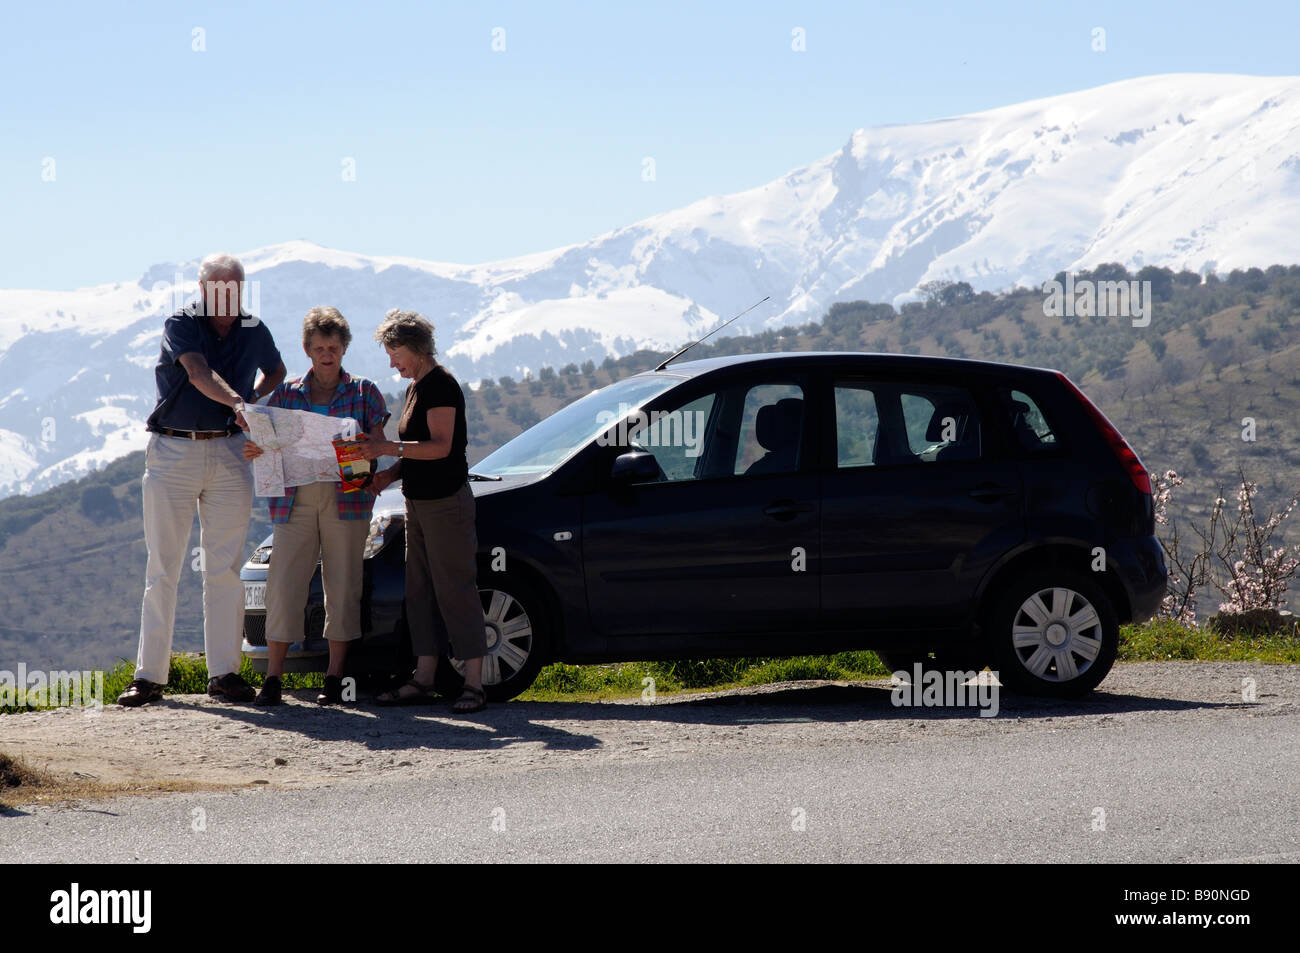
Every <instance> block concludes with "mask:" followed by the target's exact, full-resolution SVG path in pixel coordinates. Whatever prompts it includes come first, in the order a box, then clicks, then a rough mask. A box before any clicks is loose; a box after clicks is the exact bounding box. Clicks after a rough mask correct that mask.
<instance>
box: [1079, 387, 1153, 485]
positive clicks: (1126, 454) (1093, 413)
mask: <svg viewBox="0 0 1300 953" xmlns="http://www.w3.org/2000/svg"><path fill="white" fill-rule="evenodd" d="M1056 376H1057V377H1059V378H1060V379H1061V383H1062V384H1064V385H1065V386H1066V388H1067V389H1068V390H1069V391H1070V393H1072V394H1074V396H1075V397H1077V398H1079V403H1081V404H1083V409H1084V410H1085V411H1086V412H1087V414H1088V417H1089V419H1090V420H1092V422H1093V424H1094V425H1095V426H1096V427H1097V429H1098V430H1099V431H1101V435H1102V436H1103V437H1105V438H1106V443H1107V444H1109V446H1110V449H1111V450H1112V451H1114V453H1115V456H1116V457H1118V458H1119V462H1120V463H1121V464H1122V465H1123V467H1124V469H1125V470H1127V471H1128V476H1129V479H1130V480H1132V481H1133V485H1134V486H1135V487H1137V488H1138V491H1139V492H1140V493H1145V494H1146V495H1147V496H1150V495H1151V477H1150V476H1149V475H1148V474H1147V468H1146V467H1144V466H1143V465H1142V461H1141V460H1139V459H1138V455H1137V454H1136V453H1134V452H1133V448H1132V447H1130V446H1129V445H1128V441H1126V440H1125V439H1124V437H1123V436H1122V435H1121V434H1120V432H1119V431H1118V430H1116V429H1115V425H1114V424H1112V423H1111V422H1110V421H1109V420H1107V419H1106V415H1105V414H1103V413H1102V412H1101V411H1100V410H1098V409H1097V405H1096V404H1094V403H1093V402H1092V401H1090V400H1089V399H1088V398H1087V397H1086V396H1085V395H1084V393H1083V391H1081V390H1079V388H1077V387H1075V386H1074V382H1073V381H1072V380H1070V379H1069V378H1068V377H1066V376H1065V375H1064V374H1062V373H1061V372H1060V371H1057V372H1056Z"/></svg>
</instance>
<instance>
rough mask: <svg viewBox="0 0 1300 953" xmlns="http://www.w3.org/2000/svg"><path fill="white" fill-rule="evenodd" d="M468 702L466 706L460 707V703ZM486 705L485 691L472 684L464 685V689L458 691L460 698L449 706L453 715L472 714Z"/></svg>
mask: <svg viewBox="0 0 1300 953" xmlns="http://www.w3.org/2000/svg"><path fill="white" fill-rule="evenodd" d="M464 702H469V707H468V708H461V707H460V706H461V704H462V703H464ZM486 707H487V692H485V691H483V689H481V688H475V687H474V686H473V685H466V686H465V690H464V691H463V692H461V693H460V698H457V699H456V703H455V704H454V705H452V706H451V713H452V714H453V715H472V714H474V713H475V712H477V711H482V710H483V709H484V708H486Z"/></svg>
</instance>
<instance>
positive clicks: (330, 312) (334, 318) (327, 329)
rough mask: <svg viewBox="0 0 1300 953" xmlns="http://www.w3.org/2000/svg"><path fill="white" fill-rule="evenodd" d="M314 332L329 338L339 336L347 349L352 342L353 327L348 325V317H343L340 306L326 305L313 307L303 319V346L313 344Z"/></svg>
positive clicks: (340, 341) (344, 348)
mask: <svg viewBox="0 0 1300 953" xmlns="http://www.w3.org/2000/svg"><path fill="white" fill-rule="evenodd" d="M313 334H320V335H323V336H324V337H327V338H338V339H339V343H340V344H342V345H343V350H345V351H346V350H347V349H348V345H349V344H351V343H352V329H351V328H349V327H348V320H347V318H345V317H343V315H342V314H341V313H340V312H339V309H338V308H330V307H327V306H325V305H318V306H317V307H315V308H312V309H311V310H310V311H308V312H307V316H306V317H305V318H303V319H302V346H303V347H304V348H307V347H310V346H311V336H312V335H313Z"/></svg>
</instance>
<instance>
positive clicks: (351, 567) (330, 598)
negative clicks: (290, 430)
mask: <svg viewBox="0 0 1300 953" xmlns="http://www.w3.org/2000/svg"><path fill="white" fill-rule="evenodd" d="M337 487H338V484H336V483H308V484H306V485H304V486H300V487H298V489H297V491H296V492H295V493H294V497H293V509H292V510H290V511H289V521H288V522H287V523H275V524H274V525H273V527H272V530H271V532H272V534H273V538H272V540H271V565H270V567H269V568H268V569H267V574H266V639H267V641H268V642H300V641H302V639H303V634H304V633H303V618H304V615H303V614H304V611H305V610H306V608H307V594H308V592H309V590H310V588H311V577H312V575H313V574H314V573H315V572H316V560H317V558H318V557H319V558H320V560H321V582H322V583H323V585H324V589H325V638H327V639H329V640H330V641H331V642H350V641H352V640H353V639H359V638H361V578H362V577H361V573H362V554H363V553H364V552H365V549H366V538H367V537H368V536H369V531H370V521H369V520H344V519H339V509H338V503H337V500H336V497H335V491H336V489H337Z"/></svg>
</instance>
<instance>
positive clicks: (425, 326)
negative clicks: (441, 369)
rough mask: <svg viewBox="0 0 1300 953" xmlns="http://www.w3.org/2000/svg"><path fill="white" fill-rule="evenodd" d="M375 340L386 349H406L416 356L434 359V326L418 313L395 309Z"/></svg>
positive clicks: (389, 314) (382, 323) (383, 322)
mask: <svg viewBox="0 0 1300 953" xmlns="http://www.w3.org/2000/svg"><path fill="white" fill-rule="evenodd" d="M375 340H376V341H378V342H379V343H380V344H382V345H383V346H384V347H405V348H409V349H410V350H412V351H414V352H415V353H416V354H423V355H424V356H425V357H430V358H431V357H433V356H434V355H435V354H437V353H438V352H437V351H436V350H435V349H434V347H433V324H432V323H431V322H430V321H429V320H428V319H427V318H425V317H424V316H423V315H422V314H420V313H419V312H418V311H403V310H401V309H400V308H393V309H392V310H391V311H389V312H388V313H387V314H386V315H384V320H382V321H380V322H379V327H377V328H376V329H375Z"/></svg>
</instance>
